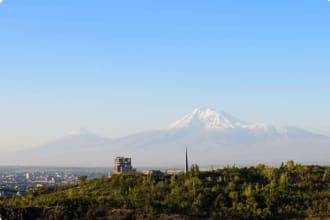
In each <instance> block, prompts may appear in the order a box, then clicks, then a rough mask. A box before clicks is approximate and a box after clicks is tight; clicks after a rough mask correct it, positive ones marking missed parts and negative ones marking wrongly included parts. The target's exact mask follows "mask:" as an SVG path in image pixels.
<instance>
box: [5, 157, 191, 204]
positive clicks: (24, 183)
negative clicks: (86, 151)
mask: <svg viewBox="0 0 330 220" xmlns="http://www.w3.org/2000/svg"><path fill="white" fill-rule="evenodd" d="M185 168H186V170H180V169H164V170H163V169H162V170H160V169H148V168H145V169H141V170H139V172H141V173H144V174H146V175H148V174H149V175H160V174H163V173H164V172H167V173H173V172H182V171H187V169H188V158H187V154H186V166H185ZM130 172H137V169H136V168H134V167H133V166H132V159H131V158H129V157H123V156H119V157H116V158H114V164H113V168H112V169H111V168H110V167H109V168H105V167H100V168H83V167H81V168H78V167H74V168H64V167H10V166H7V167H6V166H3V167H0V198H4V197H12V196H20V195H24V194H26V193H27V192H28V191H29V190H35V189H38V188H42V187H51V186H55V185H65V184H77V183H78V180H79V177H81V176H85V177H86V178H87V179H94V178H100V177H104V176H107V177H111V176H112V175H118V174H125V173H130Z"/></svg>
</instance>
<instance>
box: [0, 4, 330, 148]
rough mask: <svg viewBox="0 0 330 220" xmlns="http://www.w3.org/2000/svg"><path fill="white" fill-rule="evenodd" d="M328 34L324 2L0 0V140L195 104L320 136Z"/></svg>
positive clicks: (153, 122)
mask: <svg viewBox="0 0 330 220" xmlns="http://www.w3.org/2000/svg"><path fill="white" fill-rule="evenodd" d="M0 2H1V1H0ZM329 36H330V2H328V1H327V0H299V1H298V0H276V1H265V0H250V1H246V0H217V1H215V0H209V1H201V0H199V1H197V0H189V1H188V0H180V1H178V0H163V1H162V0H160V1H155V0H149V1H146V0H139V1H136V0H127V1H112V0H97V1H85V0H80V1H76V0H70V1H68V0H56V1H45V0H3V1H2V2H1V3H0V149H3V150H4V149H9V148H19V147H27V146H32V145H37V144H40V143H43V142H45V141H48V140H51V139H53V138H56V137H58V136H61V135H64V134H65V133H66V132H68V131H69V130H71V129H73V128H77V127H84V128H87V129H90V130H92V131H94V132H96V133H98V134H100V135H104V136H108V137H118V136H121V135H126V134H129V133H134V132H137V131H143V130H150V129H154V128H161V127H164V126H166V125H167V124H168V123H170V122H172V121H173V120H176V119H178V118H180V117H181V116H182V115H184V114H186V113H189V112H190V111H192V110H193V109H194V108H196V107H210V108H213V109H216V110H224V111H227V112H229V113H231V114H233V115H235V116H237V117H239V118H241V119H242V120H246V121H251V122H255V121H261V122H267V123H270V124H276V125H290V126H297V127H302V128H305V129H308V130H311V131H315V132H319V133H322V134H326V135H329V136H330V125H329V123H330V101H329V100H330V54H329V53H330V37H329Z"/></svg>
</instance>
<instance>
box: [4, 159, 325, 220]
mask: <svg viewBox="0 0 330 220" xmlns="http://www.w3.org/2000/svg"><path fill="white" fill-rule="evenodd" d="M2 205H3V207H61V208H63V209H64V210H65V213H66V216H67V217H68V218H69V219H75V218H76V219H77V218H84V217H86V216H88V215H89V214H90V213H91V212H93V211H95V210H108V209H118V208H119V209H132V210H134V211H135V212H137V213H141V214H144V215H145V216H149V217H150V216H151V217H152V216H154V215H156V214H159V213H171V214H173V213H174V214H180V215H186V216H195V217H198V218H210V219H229V218H232V219H291V218H304V217H312V216H330V211H329V210H330V167H322V166H303V165H295V164H294V163H293V162H292V161H289V162H287V163H286V164H285V165H282V166H281V167H280V168H272V167H267V166H265V165H258V166H256V167H249V168H236V167H226V168H224V169H219V170H214V171H206V172H201V171H199V169H198V166H197V165H193V166H192V167H191V171H190V172H189V173H188V174H184V173H178V174H164V175H158V176H153V175H143V174H140V173H131V174H126V175H114V176H113V177H111V178H106V177H104V178H101V179H94V180H90V181H87V180H85V178H83V177H82V178H81V179H80V183H79V184H78V185H66V186H61V187H60V186H56V187H54V188H42V189H38V190H35V191H30V192H29V193H28V194H27V195H26V196H24V197H15V198H12V199H9V200H6V201H3V204H2Z"/></svg>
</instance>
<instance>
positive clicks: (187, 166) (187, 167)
mask: <svg viewBox="0 0 330 220" xmlns="http://www.w3.org/2000/svg"><path fill="white" fill-rule="evenodd" d="M185 171H186V173H188V171H189V165H188V148H187V147H186V170H185Z"/></svg>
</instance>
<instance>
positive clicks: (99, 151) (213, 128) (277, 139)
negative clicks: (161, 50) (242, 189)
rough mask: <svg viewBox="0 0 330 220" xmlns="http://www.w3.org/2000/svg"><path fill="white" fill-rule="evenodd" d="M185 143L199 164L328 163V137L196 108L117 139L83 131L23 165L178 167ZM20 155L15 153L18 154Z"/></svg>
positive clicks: (38, 151)
mask: <svg viewBox="0 0 330 220" xmlns="http://www.w3.org/2000/svg"><path fill="white" fill-rule="evenodd" d="M185 147H188V149H189V152H190V157H191V161H192V162H194V163H199V164H200V165H210V164H215V165H217V164H233V163H236V164H255V163H262V162H263V163H280V162H282V161H286V160H296V161H301V162H315V161H317V162H327V161H328V162H330V139H329V137H326V136H322V135H318V134H314V133H311V132H308V131H306V130H303V129H298V128H292V127H279V126H273V125H268V124H265V123H248V122H245V121H243V120H240V119H238V118H236V117H234V116H231V115H230V114H228V113H225V112H221V111H220V112H217V111H215V110H211V109H195V110H193V112H191V113H189V114H187V115H185V116H184V117H182V118H181V119H179V120H177V121H175V122H173V123H171V124H170V125H169V126H167V127H165V128H164V129H158V130H154V131H147V132H141V133H137V134H133V135H128V136H125V137H121V138H117V139H108V138H103V137H100V136H98V135H95V134H93V133H92V132H89V131H87V130H85V129H77V130H73V131H72V132H70V133H69V134H68V135H66V136H64V137H62V138H59V139H57V140H55V141H52V142H50V143H47V144H44V145H42V146H40V147H37V148H35V149H32V150H29V151H25V152H24V154H23V155H22V157H21V158H22V159H19V160H20V161H21V163H22V164H29V165H30V164H32V165H63V166H64V165H85V166H89V165H93V166H111V164H112V161H113V158H114V157H115V156H118V155H126V156H131V157H132V158H133V161H134V163H135V164H136V165H139V166H167V167H171V166H177V165H180V164H182V165H183V163H182V161H183V157H184V150H185ZM18 155H19V153H17V154H16V155H15V157H16V158H20V157H19V156H18Z"/></svg>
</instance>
